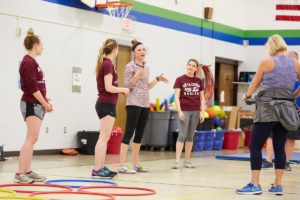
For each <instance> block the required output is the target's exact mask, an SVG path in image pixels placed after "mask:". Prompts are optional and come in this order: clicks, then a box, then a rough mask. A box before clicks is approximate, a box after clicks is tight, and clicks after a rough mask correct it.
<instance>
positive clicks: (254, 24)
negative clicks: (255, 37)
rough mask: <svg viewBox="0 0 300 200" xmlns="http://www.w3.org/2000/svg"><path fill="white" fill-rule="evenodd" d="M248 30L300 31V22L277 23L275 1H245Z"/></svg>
mask: <svg viewBox="0 0 300 200" xmlns="http://www.w3.org/2000/svg"><path fill="white" fill-rule="evenodd" d="M245 2H246V7H247V10H246V11H247V22H246V24H247V29H248V30H280V29H299V22H288V21H286V22H283V21H275V14H276V12H275V8H276V7H275V2H276V1H275V0H264V1H261V0H251V1H245Z"/></svg>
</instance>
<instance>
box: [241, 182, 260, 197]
mask: <svg viewBox="0 0 300 200" xmlns="http://www.w3.org/2000/svg"><path fill="white" fill-rule="evenodd" d="M236 193H238V194H261V193H262V190H261V186H260V185H258V186H255V185H254V184H253V183H252V182H250V183H248V185H246V186H245V187H243V188H242V189H238V190H236Z"/></svg>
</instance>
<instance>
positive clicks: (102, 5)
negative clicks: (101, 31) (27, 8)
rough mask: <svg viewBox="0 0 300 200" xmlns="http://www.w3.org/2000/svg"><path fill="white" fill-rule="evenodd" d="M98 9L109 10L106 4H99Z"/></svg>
mask: <svg viewBox="0 0 300 200" xmlns="http://www.w3.org/2000/svg"><path fill="white" fill-rule="evenodd" d="M96 7H97V8H107V5H106V4H97V5H96Z"/></svg>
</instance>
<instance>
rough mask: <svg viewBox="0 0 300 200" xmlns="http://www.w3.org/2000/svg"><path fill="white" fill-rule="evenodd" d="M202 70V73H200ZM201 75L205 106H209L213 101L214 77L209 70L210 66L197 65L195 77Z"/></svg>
mask: <svg viewBox="0 0 300 200" xmlns="http://www.w3.org/2000/svg"><path fill="white" fill-rule="evenodd" d="M200 70H202V73H201V72H200ZM200 74H201V75H203V77H200V78H201V79H202V81H203V86H204V98H205V104H206V105H209V104H210V103H211V101H212V99H213V95H214V77H213V74H212V72H211V69H210V65H208V66H205V65H199V67H198V69H197V71H196V76H197V77H199V75H200Z"/></svg>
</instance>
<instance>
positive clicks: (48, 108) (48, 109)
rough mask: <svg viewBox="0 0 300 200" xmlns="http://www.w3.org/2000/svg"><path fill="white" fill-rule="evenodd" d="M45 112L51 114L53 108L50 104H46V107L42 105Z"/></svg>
mask: <svg viewBox="0 0 300 200" xmlns="http://www.w3.org/2000/svg"><path fill="white" fill-rule="evenodd" d="M44 108H45V111H46V112H49V113H50V112H52V111H53V106H52V104H50V103H47V104H46V105H44Z"/></svg>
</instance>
